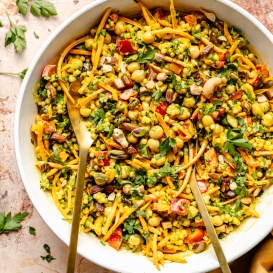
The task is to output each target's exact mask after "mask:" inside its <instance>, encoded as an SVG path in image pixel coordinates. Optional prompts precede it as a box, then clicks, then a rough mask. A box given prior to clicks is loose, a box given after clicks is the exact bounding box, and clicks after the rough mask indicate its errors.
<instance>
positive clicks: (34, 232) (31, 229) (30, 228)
mask: <svg viewBox="0 0 273 273" xmlns="http://www.w3.org/2000/svg"><path fill="white" fill-rule="evenodd" d="M29 234H31V235H36V229H35V228H34V227H29Z"/></svg>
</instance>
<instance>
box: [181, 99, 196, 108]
mask: <svg viewBox="0 0 273 273" xmlns="http://www.w3.org/2000/svg"><path fill="white" fill-rule="evenodd" d="M195 103H196V101H195V98H194V97H189V98H184V101H183V104H184V106H185V107H188V108H190V107H193V106H194V105H195Z"/></svg>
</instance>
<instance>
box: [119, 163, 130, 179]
mask: <svg viewBox="0 0 273 273" xmlns="http://www.w3.org/2000/svg"><path fill="white" fill-rule="evenodd" d="M129 174H130V167H129V166H121V176H120V178H121V179H126V178H127V177H128V176H129Z"/></svg>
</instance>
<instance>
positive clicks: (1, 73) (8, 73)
mask: <svg viewBox="0 0 273 273" xmlns="http://www.w3.org/2000/svg"><path fill="white" fill-rule="evenodd" d="M27 70H28V69H27V68H25V69H24V70H22V71H21V72H18V73H13V72H0V75H10V76H19V77H20V78H21V79H22V80H23V79H24V77H25V75H26V73H27Z"/></svg>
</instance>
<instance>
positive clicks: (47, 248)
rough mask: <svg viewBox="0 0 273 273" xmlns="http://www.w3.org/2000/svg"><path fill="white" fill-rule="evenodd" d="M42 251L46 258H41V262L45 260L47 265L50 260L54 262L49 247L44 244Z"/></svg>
mask: <svg viewBox="0 0 273 273" xmlns="http://www.w3.org/2000/svg"><path fill="white" fill-rule="evenodd" d="M44 249H45V250H46V252H47V255H46V256H41V258H42V259H43V260H46V261H47V262H48V263H50V262H51V261H52V260H55V259H56V258H53V257H52V255H51V252H50V247H49V245H47V244H44Z"/></svg>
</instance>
